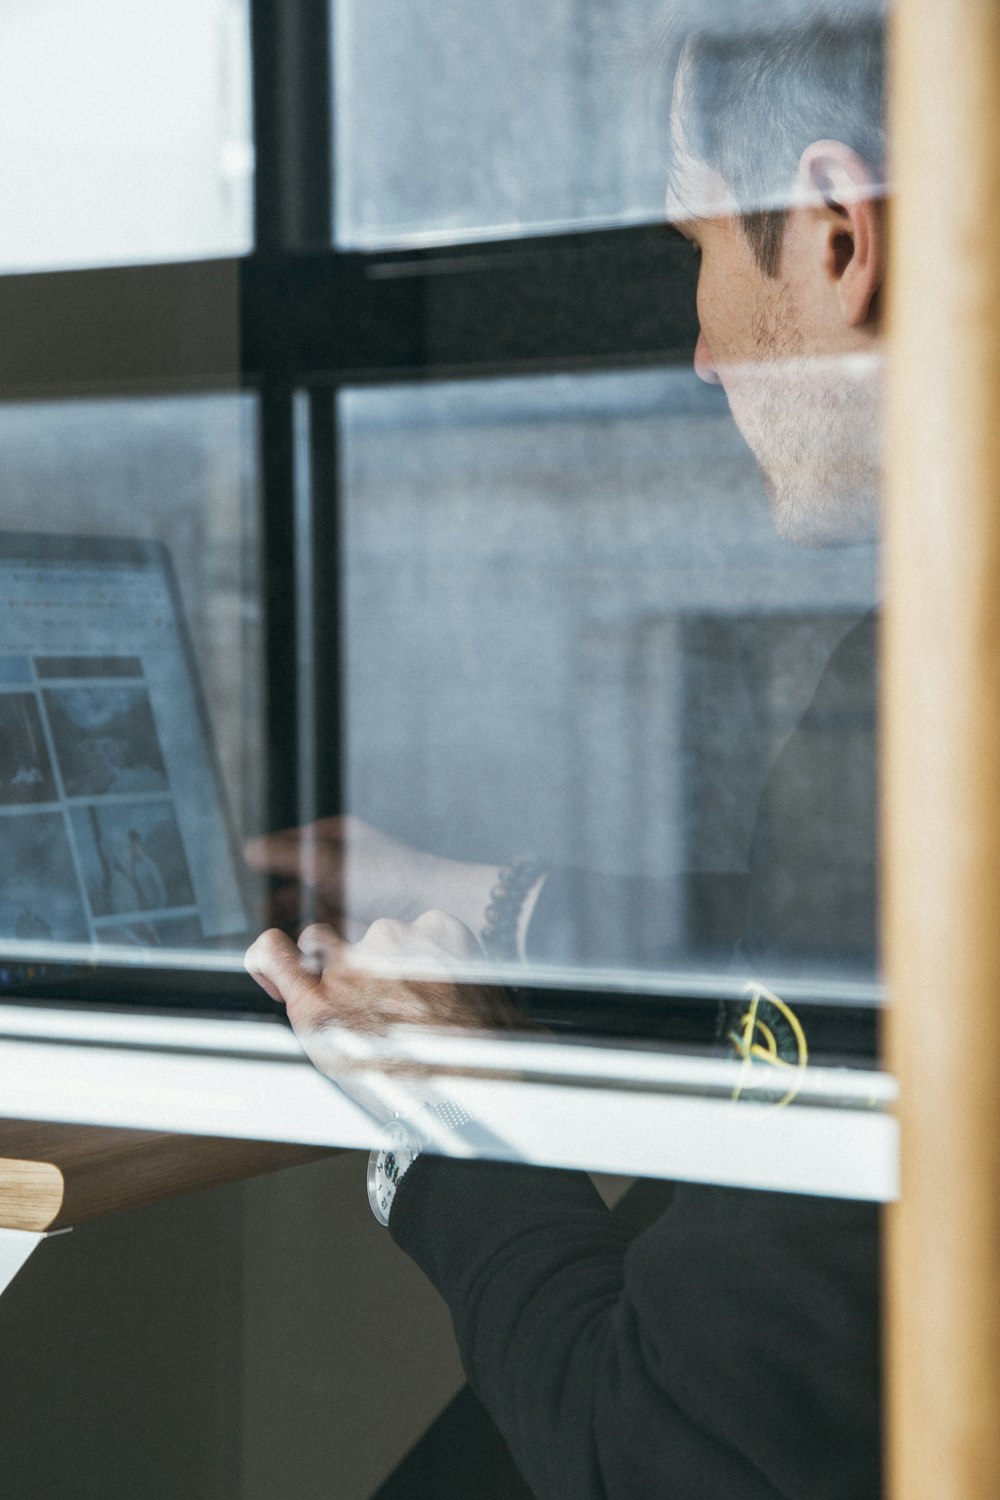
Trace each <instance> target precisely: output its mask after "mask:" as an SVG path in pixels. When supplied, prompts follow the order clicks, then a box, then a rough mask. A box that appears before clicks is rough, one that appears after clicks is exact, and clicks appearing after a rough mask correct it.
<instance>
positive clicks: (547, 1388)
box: [390, 1157, 879, 1500]
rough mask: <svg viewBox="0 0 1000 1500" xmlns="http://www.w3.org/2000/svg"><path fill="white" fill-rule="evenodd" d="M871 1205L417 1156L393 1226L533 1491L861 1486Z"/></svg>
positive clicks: (815, 1496) (821, 1496) (811, 1493)
mask: <svg viewBox="0 0 1000 1500" xmlns="http://www.w3.org/2000/svg"><path fill="white" fill-rule="evenodd" d="M876 1215H877V1210H876V1209H875V1208H873V1207H872V1206H871V1205H868V1204H858V1203H848V1202H842V1201H839V1200H836V1199H820V1198H807V1197H801V1196H791V1195H785V1194H778V1193H756V1192H744V1191H742V1190H736V1189H728V1188H712V1187H695V1186H681V1187H678V1188H677V1190H676V1193H675V1196H674V1200H673V1202H672V1204H671V1206H670V1207H669V1208H668V1209H667V1210H666V1212H664V1213H663V1214H661V1215H660V1216H659V1217H658V1218H657V1219H656V1221H655V1222H654V1223H653V1224H652V1225H651V1226H650V1227H649V1228H647V1229H645V1230H644V1231H643V1232H641V1233H640V1234H638V1235H637V1236H635V1237H634V1238H630V1235H629V1231H628V1229H627V1227H626V1226H625V1225H622V1224H620V1223H619V1222H618V1221H617V1217H616V1216H615V1215H613V1214H610V1213H609V1212H608V1211H607V1210H606V1209H605V1207H604V1205H603V1203H602V1202H601V1200H600V1198H599V1197H598V1196H597V1193H596V1192H595V1190H594V1188H593V1186H592V1184H591V1183H590V1181H589V1179H588V1178H587V1177H585V1176H583V1175H579V1174H576V1173H567V1172H557V1171H549V1170H542V1169H539V1168H532V1167H521V1166H511V1165H507V1164H503V1163H484V1162H457V1161H445V1160H441V1159H438V1158H433V1157H421V1158H420V1159H419V1160H418V1161H417V1162H416V1163H415V1164H414V1165H413V1167H412V1168H411V1169H410V1171H409V1172H408V1173H407V1174H406V1176H405V1177H404V1178H403V1180H402V1182H401V1184H400V1186H399V1191H398V1193H397V1197H396V1202H395V1204H394V1207H393V1210H392V1218H391V1224H390V1228H391V1232H392V1235H393V1238H394V1239H395V1240H396V1242H397V1243H398V1244H399V1245H400V1246H401V1247H402V1249H403V1250H405V1251H406V1252H407V1254H409V1255H410V1256H412V1258H413V1259H414V1260H415V1261H416V1262H417V1264H418V1265H419V1266H420V1267H421V1268H422V1269H423V1270H424V1272H425V1273H426V1274H427V1276H428V1277H429V1278H430V1280H431V1281H432V1282H433V1284H434V1285H435V1286H436V1287H437V1289H438V1290H439V1291H440V1292H441V1294H442V1296H443V1297H444V1299H445V1301H446V1302H447V1303H448V1306H449V1308H450V1309H451V1313H452V1318H453V1321H454V1324H455V1331H456V1335H457V1338H458V1343H459V1348H460V1351H461V1355H462V1360H463V1363H464V1366H465V1369H466V1372H467V1374H468V1377H469V1381H470V1384H471V1385H472V1387H473V1389H474V1390H475V1391H476V1392H477V1394H478V1395H479V1396H480V1398H481V1400H482V1401H483V1404H484V1405H485V1406H486V1408H487V1410H488V1411H489V1412H490V1413H491V1415H492V1416H493V1418H494V1420H495V1421H496V1423H497V1425H498V1427H499V1428H500V1431H501V1432H502V1433H503V1435H504V1437H505V1438H506V1440H507V1442H508V1444H509V1446H510V1449H511V1451H512V1453H513V1455H514V1457H515V1459H516V1460H517V1463H518V1465H519V1466H520V1468H521V1470H522V1472H523V1474H524V1475H525V1477H526V1479H527V1480H528V1482H529V1484H530V1485H531V1487H532V1489H533V1490H534V1492H535V1494H536V1495H538V1496H539V1500H559V1497H563V1496H565V1497H566V1500H598V1497H602V1500H603V1497H607V1500H646V1497H657V1500H778V1497H781V1500H828V1497H829V1500H834V1497H836V1500H875V1497H877V1496H878V1494H879V1434H878V1409H879V1400H878V1347H877V1329H878V1312H877V1285H878V1278H877V1253H876V1247H877V1235H876Z"/></svg>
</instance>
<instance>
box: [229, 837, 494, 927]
mask: <svg viewBox="0 0 1000 1500" xmlns="http://www.w3.org/2000/svg"><path fill="white" fill-rule="evenodd" d="M244 854H245V856H246V861H247V864H248V865H249V866H250V868H251V869H252V870H257V871H259V872H260V873H262V874H265V875H271V876H276V877H278V878H279V879H282V880H283V881H284V882H285V883H284V884H283V885H281V886H279V887H278V888H277V889H276V890H275V891H274V893H273V894H272V898H271V918H272V920H273V921H276V922H280V923H282V924H283V925H285V926H286V927H293V926H294V925H296V924H297V923H298V922H300V921H301V920H302V916H301V912H302V911H303V909H308V910H309V911H310V914H311V915H312V916H314V917H315V918H317V919H318V920H319V921H320V922H322V923H330V924H332V925H333V926H334V927H336V928H337V930H338V931H339V932H340V933H341V934H342V935H343V936H345V937H360V936H361V934H362V933H364V932H365V931H366V929H367V927H368V924H369V923H370V922H374V921H375V920H376V918H379V917H393V918H396V919H398V920H399V921H402V922H413V921H414V919H415V918H418V917H419V914H420V913H421V912H428V911H429V910H430V908H440V909H441V910H442V911H448V912H451V913H452V914H453V915H454V916H456V917H458V918H460V920H461V921H463V922H465V923H466V924H467V925H468V926H469V927H472V928H473V929H474V930H476V931H478V930H479V929H480V928H481V927H482V925H483V920H484V917H485V912H486V907H487V904H488V902H489V899H490V891H491V889H492V887H493V885H494V883H495V882H496V879H497V875H498V871H497V868H496V866H493V865H475V864H464V863H462V862H461V861H458V860H452V859H444V858H442V857H440V856H439V855H435V854H426V853H424V852H423V851H422V850H420V849H412V848H411V847H410V846H409V845H408V844H403V843H401V842H400V841H399V840H398V839H394V838H390V836H389V835H388V834H385V833H381V832H380V831H379V830H378V829H377V828H373V827H372V826H371V824H369V823H364V822H362V820H361V819H360V818H352V817H346V816H345V817H340V818H322V819H321V820H320V821H319V822H318V823H311V824H309V825H308V826H307V827H304V828H286V829H284V830H283V831H282V832H281V833H273V834H269V835H266V836H265V837H263V838H257V839H251V840H250V841H249V842H248V843H247V844H246V845H245V847H244ZM382 936H383V938H384V937H385V934H384V933H383V935H382Z"/></svg>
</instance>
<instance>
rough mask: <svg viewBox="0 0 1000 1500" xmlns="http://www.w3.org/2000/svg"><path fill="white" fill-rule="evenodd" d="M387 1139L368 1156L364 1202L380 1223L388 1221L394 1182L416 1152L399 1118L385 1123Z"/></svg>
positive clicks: (394, 1186)
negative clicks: (366, 1189) (365, 1197)
mask: <svg viewBox="0 0 1000 1500" xmlns="http://www.w3.org/2000/svg"><path fill="white" fill-rule="evenodd" d="M387 1135H388V1141H387V1143H386V1145H384V1146H383V1147H382V1148H381V1149H378V1148H376V1150H374V1151H373V1152H372V1154H371V1156H370V1157H369V1158H368V1201H369V1203H370V1204H371V1206H372V1213H373V1214H374V1215H375V1217H376V1219H378V1221H379V1223H380V1224H388V1222H389V1213H390V1210H391V1209H392V1200H393V1198H394V1197H395V1196H396V1185H397V1183H398V1182H399V1179H400V1178H401V1177H402V1175H403V1173H404V1172H405V1171H406V1169H407V1167H409V1166H410V1164H411V1163H412V1161H413V1159H414V1157H415V1156H416V1154H417V1152H416V1149H415V1147H414V1144H413V1140H412V1137H411V1136H410V1132H409V1131H408V1130H407V1128H406V1126H405V1125H403V1124H402V1123H401V1122H400V1121H399V1120H397V1121H395V1122H394V1123H393V1124H392V1125H390V1126H389V1128H388V1131H387Z"/></svg>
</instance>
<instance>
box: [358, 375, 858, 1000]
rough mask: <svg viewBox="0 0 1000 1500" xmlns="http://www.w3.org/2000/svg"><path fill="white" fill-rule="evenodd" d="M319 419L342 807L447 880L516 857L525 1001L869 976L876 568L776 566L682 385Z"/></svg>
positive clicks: (569, 390) (559, 382)
mask: <svg viewBox="0 0 1000 1500" xmlns="http://www.w3.org/2000/svg"><path fill="white" fill-rule="evenodd" d="M341 422H342V429H343V440H344V451H345V469H344V472H345V478H346V516H347V519H346V553H345V585H346V591H347V595H346V618H347V629H348V643H347V681H346V685H345V706H346V724H347V746H348V806H349V809H350V811H351V812H352V813H354V814H356V815H357V816H358V817H359V818H361V819H363V820H364V821H365V822H366V823H371V824H373V825H375V826H376V827H378V828H379V829H381V830H384V831H386V832H388V833H390V834H391V835H392V836H393V837H394V838H396V839H398V840H400V841H401V842H402V843H403V844H405V845H407V846H412V847H414V848H417V849H420V850H426V851H432V852H433V853H434V854H435V855H437V856H442V857H444V858H445V859H447V860H448V861H452V862H454V864H453V866H452V867H451V868H452V871H453V874H456V876H457V871H458V870H459V869H460V868H462V867H463V866H464V867H466V868H468V869H469V871H470V880H473V881H474V880H475V878H476V877H475V872H476V870H477V869H481V868H483V867H492V868H493V869H494V871H497V872H499V871H501V870H502V869H503V868H504V867H507V866H509V863H510V862H511V861H512V860H514V859H515V858H518V857H522V856H530V857H531V859H532V860H534V859H538V860H539V861H540V864H539V866H538V868H539V871H541V870H542V869H544V870H545V871H547V872H549V873H548V874H547V876H546V879H545V883H544V884H543V885H542V887H541V894H540V895H539V896H538V903H537V906H536V907H535V912H534V916H533V917H532V920H531V923H530V924H529V926H528V928H527V936H526V951H527V956H528V959H529V961H531V960H533V963H532V962H529V970H530V973H531V974H534V976H535V977H536V978H538V977H544V976H545V974H546V972H547V971H548V972H549V973H550V974H552V973H558V974H560V975H561V977H562V978H563V979H564V980H568V979H570V978H571V977H572V978H575V980H576V982H581V981H582V982H584V983H590V984H591V985H593V984H604V985H609V984H610V985H615V986H620V985H623V984H624V985H626V986H627V985H628V984H639V985H641V986H642V987H644V988H655V987H656V986H657V985H659V986H661V987H662V986H666V988H667V989H668V990H673V991H675V992H676V991H677V990H678V989H681V990H683V989H684V987H685V986H687V987H690V986H691V984H692V983H694V984H695V985H696V986H698V987H701V986H702V985H704V984H705V983H707V980H708V975H709V974H712V975H714V977H715V982H716V984H718V985H721V986H722V987H723V988H725V989H728V988H730V987H731V985H732V981H733V977H734V976H735V975H737V974H738V975H740V976H741V977H742V978H747V977H750V976H751V975H752V974H753V973H758V974H760V973H761V972H762V971H766V973H767V974H768V976H770V977H772V978H773V977H774V976H776V975H777V974H782V975H783V976H784V978H785V981H786V983H793V985H794V987H795V988H796V990H798V991H801V990H802V987H803V985H806V986H808V983H809V982H813V983H816V982H820V987H821V988H822V987H823V985H822V981H826V980H830V979H831V978H834V977H836V978H838V979H840V980H847V979H848V978H849V977H850V978H851V979H857V978H860V977H862V976H865V975H867V976H869V977H871V976H872V974H873V972H874V950H875V928H874V922H875V917H874V846H873V837H874V758H873V743H874V742H873V714H874V626H873V616H872V613H871V611H872V607H873V604H874V600H875V591H876V554H875V548H874V545H873V544H872V543H871V542H868V541H865V542H858V543H856V544H854V545H838V546H828V547H811V548H810V547H802V546H801V545H796V544H795V543H794V542H792V541H790V540H787V539H784V538H782V537H781V536H780V535H779V534H778V533H777V531H776V529H775V526H774V524H773V523H772V519H771V516H770V513H769V506H768V500H767V496H766V494H765V491H764V486H763V484H762V483H761V480H760V477H759V474H758V471H757V468H756V466H755V465H754V463H753V461H752V459H751V457H750V454H749V453H748V452H747V449H746V447H745V445H744V444H743V442H742V440H741V439H740V437H739V435H738V433H737V431H736V430H735V428H734V427H733V424H732V421H731V418H730V416H729V412H728V410H727V407H726V403H725V399H724V397H723V394H722V392H721V391H720V390H719V389H718V388H711V387H708V386H705V385H703V384H700V383H699V382H698V381H697V380H695V378H694V376H693V374H692V373H691V372H689V371H687V370H664V371H659V372H650V373H643V374H621V375H592V376H585V377H561V376H553V377H545V378H538V379H524V380H509V381H507V380H495V381H482V382H472V383H466V384H455V385H441V386H428V387H423V388H421V389H417V390H414V389H412V388H398V389H381V390H354V391H350V392H347V393H345V395H344V396H343V398H342V402H341ZM358 858H359V860H360V858H361V854H360V852H359V856H358ZM496 878H497V879H499V878H501V877H500V875H499V873H498V874H497V875H496ZM355 879H356V882H358V899H359V900H361V901H363V899H364V893H363V889H362V882H363V879H364V875H363V872H362V871H361V870H360V868H359V872H358V874H357V875H356V877H355ZM431 895H432V892H430V891H428V893H427V899H426V901H425V902H424V904H426V905H435V904H438V903H436V902H434V901H432V900H431ZM417 904H418V905H420V904H421V903H420V902H419V901H418V902H417ZM470 909H471V907H470ZM366 915H370V914H368V913H366ZM484 920H485V919H484V914H483V909H482V907H480V908H479V909H478V913H477V922H478V928H477V930H478V929H481V928H482V927H483V924H484ZM472 925H474V926H476V925H477V923H475V922H474V923H473V924H472ZM487 925H488V924H487ZM523 978H524V982H528V979H529V978H530V974H529V975H524V976H523Z"/></svg>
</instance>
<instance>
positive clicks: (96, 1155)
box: [0, 1120, 338, 1231]
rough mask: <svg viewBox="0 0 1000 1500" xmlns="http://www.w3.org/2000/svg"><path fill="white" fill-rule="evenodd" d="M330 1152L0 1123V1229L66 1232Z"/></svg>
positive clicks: (148, 1133) (85, 1127)
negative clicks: (94, 1220) (105, 1216)
mask: <svg viewBox="0 0 1000 1500" xmlns="http://www.w3.org/2000/svg"><path fill="white" fill-rule="evenodd" d="M337 1154H338V1153H337V1152H336V1151H335V1150H332V1149H330V1148H327V1147H320V1146H298V1145H286V1144H284V1143H282V1142H276V1141H248V1140H229V1139H226V1138H222V1137H217V1136H195V1135H172V1134H167V1133H161V1132H154V1131H145V1130H117V1129H107V1128H105V1127H103V1126H97V1125H52V1124H38V1123H36V1122H34V1121H30V1120H0V1228H6V1229H27V1230H34V1231H39V1230H41V1231H47V1230H54V1229H66V1228H70V1227H72V1226H73V1225H75V1224H83V1223H85V1222H86V1221H87V1220H88V1219H95V1218H99V1217H101V1216H103V1215H105V1214H111V1213H119V1212H121V1211H122V1210H123V1209H128V1208H139V1207H144V1206H146V1205H148V1204H150V1203H157V1202H159V1201H160V1200H161V1199H163V1198H171V1197H175V1196H177V1195H179V1194H181V1193H192V1192H197V1191H198V1190H200V1189H201V1188H208V1187H219V1186H221V1185H222V1184H223V1183H227V1182H238V1181H242V1180H245V1179H246V1178H248V1177H256V1176H260V1175H262V1174H263V1173H266V1172H276V1171H280V1170H281V1169H282V1168H284V1167H292V1166H298V1165H300V1164H301V1163H303V1162H309V1161H319V1160H321V1159H322V1158H324V1157H328V1156H335V1155H337Z"/></svg>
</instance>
